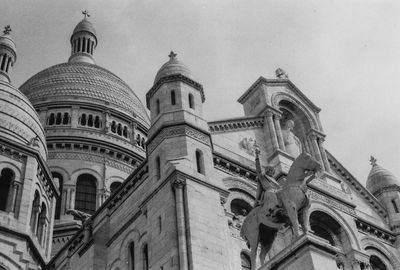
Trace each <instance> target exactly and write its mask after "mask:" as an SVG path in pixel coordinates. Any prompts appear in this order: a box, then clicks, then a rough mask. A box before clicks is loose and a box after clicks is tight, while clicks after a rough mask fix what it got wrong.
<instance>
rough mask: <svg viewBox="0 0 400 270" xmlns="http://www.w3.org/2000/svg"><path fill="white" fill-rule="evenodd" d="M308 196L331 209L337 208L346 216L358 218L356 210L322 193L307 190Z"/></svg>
mask: <svg viewBox="0 0 400 270" xmlns="http://www.w3.org/2000/svg"><path fill="white" fill-rule="evenodd" d="M307 194H309V195H310V198H311V199H312V200H317V201H320V202H323V203H325V204H327V205H329V206H330V207H333V208H336V209H338V210H340V211H342V212H344V213H346V214H349V215H352V216H357V214H356V211H355V210H354V208H351V207H349V206H347V205H345V204H343V203H341V202H339V201H337V200H335V199H332V198H329V197H327V196H325V195H323V194H321V193H318V192H315V191H313V190H311V189H308V190H307Z"/></svg>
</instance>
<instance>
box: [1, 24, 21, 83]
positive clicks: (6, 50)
mask: <svg viewBox="0 0 400 270" xmlns="http://www.w3.org/2000/svg"><path fill="white" fill-rule="evenodd" d="M10 33H11V27H10V26H9V25H7V26H6V27H5V28H4V31H3V35H2V36H0V81H5V82H8V83H9V82H10V76H9V73H10V71H11V68H12V66H14V63H15V61H17V49H16V47H15V43H14V41H13V40H12V38H11V36H10Z"/></svg>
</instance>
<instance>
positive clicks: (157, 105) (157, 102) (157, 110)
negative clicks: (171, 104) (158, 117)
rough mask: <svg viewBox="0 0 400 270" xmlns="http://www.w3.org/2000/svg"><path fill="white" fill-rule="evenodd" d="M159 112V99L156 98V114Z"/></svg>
mask: <svg viewBox="0 0 400 270" xmlns="http://www.w3.org/2000/svg"><path fill="white" fill-rule="evenodd" d="M159 113H160V100H159V99H157V100H156V114H159Z"/></svg>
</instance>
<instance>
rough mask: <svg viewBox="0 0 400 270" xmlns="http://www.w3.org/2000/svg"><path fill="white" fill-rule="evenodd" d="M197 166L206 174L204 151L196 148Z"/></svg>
mask: <svg viewBox="0 0 400 270" xmlns="http://www.w3.org/2000/svg"><path fill="white" fill-rule="evenodd" d="M196 167H197V172H198V173H201V174H204V160H203V153H202V152H201V151H200V150H196Z"/></svg>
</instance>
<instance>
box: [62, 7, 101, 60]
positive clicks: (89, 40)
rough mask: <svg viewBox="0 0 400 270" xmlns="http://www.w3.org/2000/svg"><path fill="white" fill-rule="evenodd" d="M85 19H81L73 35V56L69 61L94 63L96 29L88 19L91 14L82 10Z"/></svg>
mask: <svg viewBox="0 0 400 270" xmlns="http://www.w3.org/2000/svg"><path fill="white" fill-rule="evenodd" d="M82 14H83V16H84V17H83V20H82V21H80V22H79V23H78V24H77V25H76V27H75V29H74V32H73V33H72V36H71V57H70V58H69V62H86V63H91V64H94V63H95V62H94V57H93V53H94V50H95V49H96V47H97V36H96V30H95V29H94V27H93V25H92V23H91V22H90V21H89V20H88V18H89V17H90V14H89V12H88V11H87V10H84V11H82Z"/></svg>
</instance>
